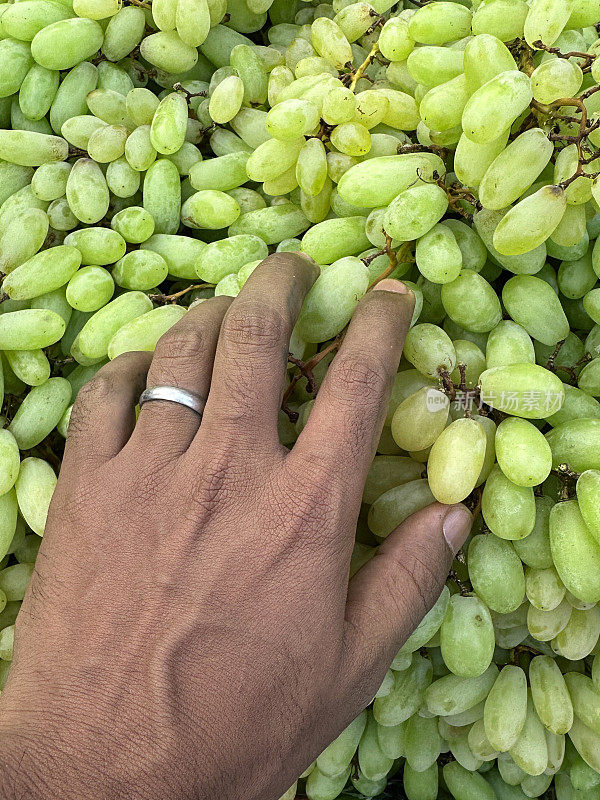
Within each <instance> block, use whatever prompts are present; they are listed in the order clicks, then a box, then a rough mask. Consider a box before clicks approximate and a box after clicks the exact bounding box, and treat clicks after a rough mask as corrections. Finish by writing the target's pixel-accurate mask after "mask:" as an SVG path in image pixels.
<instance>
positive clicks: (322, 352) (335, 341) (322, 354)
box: [281, 329, 346, 422]
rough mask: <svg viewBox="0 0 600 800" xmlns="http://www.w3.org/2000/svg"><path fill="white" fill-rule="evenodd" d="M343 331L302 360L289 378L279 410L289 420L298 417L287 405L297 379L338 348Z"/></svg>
mask: <svg viewBox="0 0 600 800" xmlns="http://www.w3.org/2000/svg"><path fill="white" fill-rule="evenodd" d="M345 333H346V329H344V330H343V331H342V332H341V333H339V334H338V335H337V336H336V337H335V339H333V340H332V341H331V342H329V344H328V345H327V347H324V348H323V349H322V350H319V352H318V353H315V355H314V356H313V357H312V358H311V359H309V360H308V361H306V362H304V367H303V369H302V370H301V371H300V372H299V373H298V374H297V375H294V376H293V377H292V379H291V380H290V382H289V384H288V386H287V389H286V390H285V392H284V393H283V397H282V399H281V410H282V411H283V412H284V413H285V414H287V416H288V417H289V418H290V420H291V421H292V422H296V420H297V419H298V414H297V413H296V412H295V411H292V410H291V409H290V408H289V407H288V401H289V399H290V396H291V394H292V392H293V391H294V389H295V387H296V384H297V383H298V381H299V380H300V379H301V378H302V377H303V376H304V377H306V373H307V372H308V373H310V374H312V373H313V370H314V368H315V367H316V366H317V364H319V363H320V362H321V361H322V360H323V359H324V358H325V356H328V355H329V353H333V352H335V351H336V350H337V349H338V348H339V346H340V345H341V343H342V342H343V340H344V335H345ZM292 363H293V362H292ZM313 380H314V378H313ZM315 391H316V389H315Z"/></svg>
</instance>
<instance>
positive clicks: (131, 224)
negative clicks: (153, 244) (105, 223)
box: [110, 206, 154, 244]
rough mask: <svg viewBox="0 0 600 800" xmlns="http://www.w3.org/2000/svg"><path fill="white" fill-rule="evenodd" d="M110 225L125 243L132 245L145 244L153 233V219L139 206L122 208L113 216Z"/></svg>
mask: <svg viewBox="0 0 600 800" xmlns="http://www.w3.org/2000/svg"><path fill="white" fill-rule="evenodd" d="M110 225H111V228H113V230H115V231H117V233H120V234H121V236H122V237H123V239H125V241H126V242H130V243H134V244H140V243H141V242H145V241H146V240H147V239H149V238H150V237H151V236H152V234H153V233H154V219H153V218H152V216H151V215H150V214H149V212H148V211H146V209H145V208H141V207H140V206H130V207H129V208H123V209H122V210H121V211H119V212H118V213H117V214H115V216H114V217H113V218H112V220H111V223H110Z"/></svg>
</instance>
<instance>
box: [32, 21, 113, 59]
mask: <svg viewBox="0 0 600 800" xmlns="http://www.w3.org/2000/svg"><path fill="white" fill-rule="evenodd" d="M103 39H104V32H103V30H102V28H101V26H100V25H99V24H98V23H97V22H95V21H94V20H91V19H84V18H72V19H61V20H58V21H57V22H52V23H51V24H50V25H45V26H44V27H43V28H42V29H41V30H40V31H38V33H36V35H35V36H34V37H33V40H32V42H31V55H32V56H33V58H34V59H35V61H36V62H37V63H38V64H40V65H41V66H42V67H46V69H54V70H65V69H71V67H75V66H76V65H77V64H79V63H80V62H81V61H85V60H86V59H88V58H90V57H91V56H93V55H94V53H96V51H97V50H99V49H100V46H101V45H102V41H103Z"/></svg>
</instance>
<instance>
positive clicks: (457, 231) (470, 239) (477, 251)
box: [441, 219, 487, 272]
mask: <svg viewBox="0 0 600 800" xmlns="http://www.w3.org/2000/svg"><path fill="white" fill-rule="evenodd" d="M441 224H442V225H444V226H445V227H447V228H450V230H451V231H452V233H453V234H454V238H455V239H456V243H457V244H458V247H459V249H460V252H461V256H462V266H463V267H464V269H469V270H472V271H473V272H479V271H480V270H481V269H482V267H483V266H484V264H485V262H486V259H487V250H486V247H485V245H484V243H483V242H482V240H481V239H480V237H479V236H478V235H477V233H476V232H475V231H474V230H473V228H470V227H469V226H468V225H465V223H464V222H461V221H460V220H458V219H445V220H443V222H442V223H441Z"/></svg>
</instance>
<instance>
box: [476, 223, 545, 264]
mask: <svg viewBox="0 0 600 800" xmlns="http://www.w3.org/2000/svg"><path fill="white" fill-rule="evenodd" d="M507 213H508V211H507V210H506V209H504V210H502V211H490V210H488V209H485V208H484V209H482V210H481V211H478V212H477V213H475V214H474V216H473V222H474V225H475V228H476V230H477V233H478V234H479V235H480V236H481V238H482V240H483V242H484V243H485V246H486V248H487V249H488V251H489V253H490V255H491V256H492V258H493V259H494V261H495V262H497V263H498V264H500V265H501V266H502V267H504V268H505V269H507V270H509V271H510V272H515V273H516V274H517V275H521V274H522V275H533V274H534V273H538V272H539V271H540V270H541V269H542V267H543V265H544V263H545V260H546V246H545V245H544V244H540V245H539V246H538V247H536V248H534V249H533V250H530V251H528V252H526V253H521V254H519V255H505V254H503V253H500V252H499V251H498V250H497V249H496V248H495V246H494V234H495V231H496V229H497V227H498V225H499V223H500V222H501V221H502V219H504V217H505V216H506V214H507Z"/></svg>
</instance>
